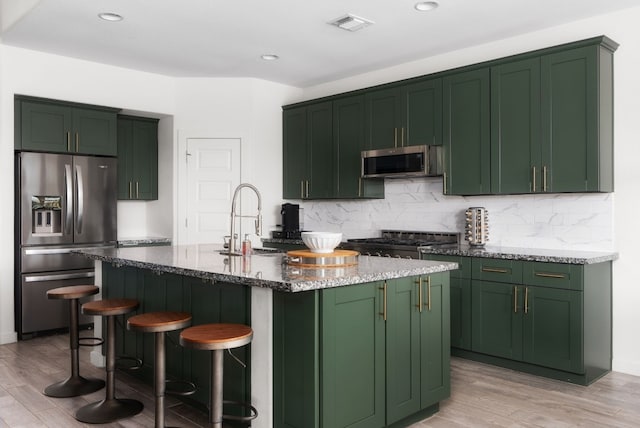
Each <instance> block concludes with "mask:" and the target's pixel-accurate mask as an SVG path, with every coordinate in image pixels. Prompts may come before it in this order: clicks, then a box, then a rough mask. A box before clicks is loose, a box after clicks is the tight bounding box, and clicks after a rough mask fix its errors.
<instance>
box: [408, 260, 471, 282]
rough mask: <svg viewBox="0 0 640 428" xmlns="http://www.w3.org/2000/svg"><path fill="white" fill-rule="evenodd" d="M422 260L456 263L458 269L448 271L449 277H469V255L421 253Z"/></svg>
mask: <svg viewBox="0 0 640 428" xmlns="http://www.w3.org/2000/svg"><path fill="white" fill-rule="evenodd" d="M420 257H421V258H422V259H423V260H435V261H440V262H453V263H458V269H457V270H452V271H451V272H450V277H451V278H471V257H461V256H445V255H441V254H421V256H420Z"/></svg>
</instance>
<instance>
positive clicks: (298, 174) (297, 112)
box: [282, 107, 308, 199]
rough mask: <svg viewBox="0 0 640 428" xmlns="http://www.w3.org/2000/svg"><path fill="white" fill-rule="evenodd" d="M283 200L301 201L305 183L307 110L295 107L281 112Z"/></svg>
mask: <svg viewBox="0 0 640 428" xmlns="http://www.w3.org/2000/svg"><path fill="white" fill-rule="evenodd" d="M282 129H283V140H282V141H283V150H282V154H283V165H282V166H283V182H282V197H283V198H284V199H302V198H303V197H304V196H305V193H304V190H305V189H304V187H305V186H304V185H305V182H306V181H307V175H306V174H307V157H308V156H307V147H308V145H307V109H306V107H296V108H291V109H286V110H284V111H283V112H282Z"/></svg>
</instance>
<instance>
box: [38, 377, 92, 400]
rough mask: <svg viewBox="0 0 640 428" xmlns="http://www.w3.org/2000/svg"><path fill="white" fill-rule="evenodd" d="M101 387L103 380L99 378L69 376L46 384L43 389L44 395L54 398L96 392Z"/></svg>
mask: <svg viewBox="0 0 640 428" xmlns="http://www.w3.org/2000/svg"><path fill="white" fill-rule="evenodd" d="M102 388H104V381H103V380H101V379H86V378H84V377H82V376H70V377H68V378H67V379H65V380H63V381H60V382H56V383H53V384H51V385H49V386H47V387H46V388H45V390H44V395H46V396H48V397H55V398H67V397H77V396H79V395H85V394H90V393H92V392H96V391H98V390H99V389H102Z"/></svg>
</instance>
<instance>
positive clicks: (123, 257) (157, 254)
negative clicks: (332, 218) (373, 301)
mask: <svg viewBox="0 0 640 428" xmlns="http://www.w3.org/2000/svg"><path fill="white" fill-rule="evenodd" d="M222 249H223V248H222V245H215V244H200V245H181V246H153V247H128V248H108V249H90V250H78V251H76V253H78V254H82V255H84V256H85V257H88V258H90V259H93V260H100V261H103V262H108V263H113V264H114V265H116V266H133V267H137V268H141V269H151V270H153V271H155V272H158V273H162V272H165V273H173V274H178V275H186V276H193V277H197V278H202V279H206V280H211V281H223V282H229V283H235V284H242V285H249V286H254V287H266V288H272V289H274V290H278V291H287V292H298V291H309V290H318V289H323V288H330V287H340V286H345V285H353V284H361V283H365V282H373V281H379V280H384V279H393V278H402V277H407V276H414V275H425V274H431V273H438V272H445V271H450V270H454V269H457V267H458V265H457V263H450V262H439V261H427V260H409V259H392V258H385V257H373V256H359V257H358V264H356V265H354V266H347V267H325V268H300V267H296V266H290V265H288V264H286V262H285V257H286V255H285V253H281V252H275V251H267V252H266V253H264V254H263V253H261V252H259V250H256V254H253V255H252V256H248V257H241V256H231V257H230V256H228V255H225V254H221V251H222Z"/></svg>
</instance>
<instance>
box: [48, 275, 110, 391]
mask: <svg viewBox="0 0 640 428" xmlns="http://www.w3.org/2000/svg"><path fill="white" fill-rule="evenodd" d="M98 291H100V289H99V288H98V287H96V286H95V285H72V286H69V287H59V288H53V289H51V290H49V291H47V297H48V298H49V299H64V300H68V301H69V308H70V310H69V349H70V350H71V376H69V377H68V378H67V379H65V380H63V381H60V382H57V383H54V384H52V385H49V386H47V387H46V388H45V390H44V395H48V396H49V397H59V398H62V397H76V396H78V395H84V394H89V393H91V392H95V391H97V390H99V389H100V388H102V387H104V381H103V380H102V379H86V378H84V377H82V376H80V370H79V360H80V354H79V351H78V349H79V346H80V337H79V326H78V324H79V322H78V300H79V299H81V298H83V297H87V296H93V295H94V294H98ZM91 339H93V338H91Z"/></svg>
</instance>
